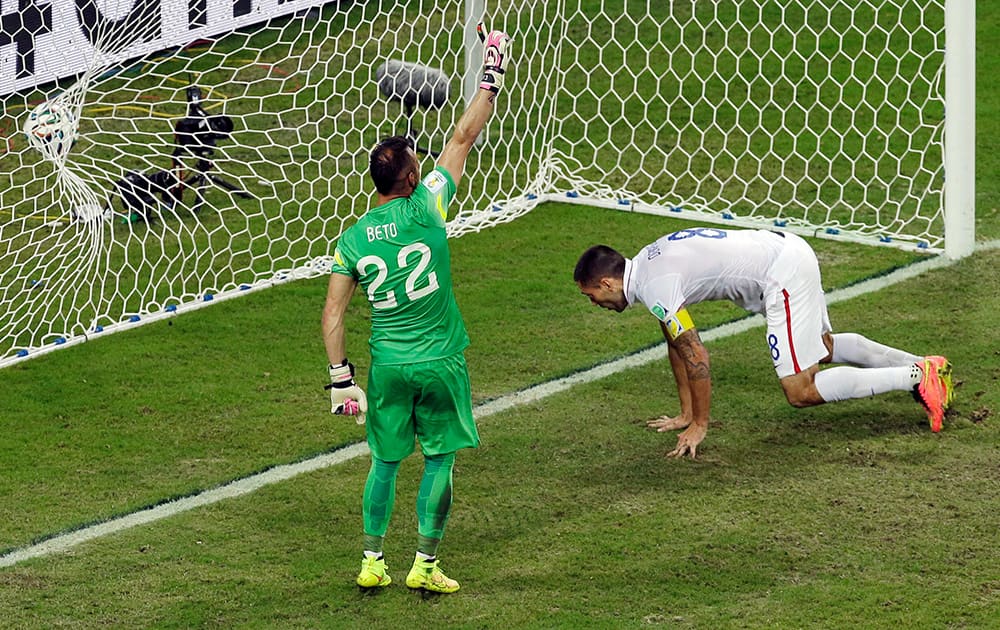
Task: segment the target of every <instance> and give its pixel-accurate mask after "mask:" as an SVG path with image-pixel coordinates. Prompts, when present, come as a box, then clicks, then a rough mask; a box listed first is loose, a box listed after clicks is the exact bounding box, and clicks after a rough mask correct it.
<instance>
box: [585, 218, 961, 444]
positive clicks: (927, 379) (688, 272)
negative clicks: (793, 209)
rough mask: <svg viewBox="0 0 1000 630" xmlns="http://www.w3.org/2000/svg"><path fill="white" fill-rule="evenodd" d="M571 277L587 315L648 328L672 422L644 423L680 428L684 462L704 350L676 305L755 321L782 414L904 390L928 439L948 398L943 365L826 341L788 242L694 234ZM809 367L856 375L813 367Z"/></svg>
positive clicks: (701, 409)
mask: <svg viewBox="0 0 1000 630" xmlns="http://www.w3.org/2000/svg"><path fill="white" fill-rule="evenodd" d="M573 279H574V280H575V281H576V283H577V286H578V287H579V288H580V291H581V292H582V293H583V294H584V295H586V296H587V297H589V298H590V301H591V302H593V303H594V305H596V306H600V307H602V308H606V309H610V310H613V311H617V312H622V311H624V310H625V309H626V308H627V307H629V306H632V305H634V304H636V303H640V304H643V305H644V306H645V307H646V308H648V309H649V311H650V312H651V313H652V314H653V315H654V316H655V317H656V318H657V319H658V320H659V322H660V328H661V329H662V330H663V335H664V337H665V338H666V340H667V344H668V356H669V358H670V366H671V368H672V370H673V373H674V379H675V380H676V382H677V391H678V397H679V399H680V404H681V413H680V415H678V416H676V417H670V416H661V417H659V418H657V419H655V420H650V421H649V422H648V423H647V424H648V425H649V426H650V427H653V428H656V429H657V430H659V431H670V430H674V429H684V431H682V432H681V433H680V434H679V435H678V438H677V447H676V448H675V449H674V450H673V451H671V452H670V453H668V455H669V456H671V457H679V456H683V455H690V456H691V457H692V458H693V457H695V454H696V452H697V448H698V445H699V444H700V443H701V442H702V440H703V439H704V438H705V433H706V432H707V430H708V418H709V405H710V401H711V395H712V381H711V374H710V372H709V360H708V351H707V350H706V349H705V346H704V345H703V344H702V342H701V338H700V337H699V336H698V331H697V329H696V328H695V326H694V323H693V322H692V320H691V316H690V314H689V313H688V312H687V308H686V307H688V306H690V305H692V304H697V303H698V302H704V301H706V300H729V301H731V302H733V303H735V304H737V305H738V306H740V307H742V308H744V309H746V310H748V311H750V312H752V313H760V314H762V315H764V316H765V317H766V319H767V331H766V336H765V341H766V344H767V349H768V352H769V353H770V355H771V359H772V361H773V363H774V369H775V372H777V374H778V378H779V379H780V381H781V387H782V389H783V390H784V392H785V397H786V398H787V399H788V402H789V404H791V405H792V406H795V407H810V406H813V405H821V404H823V403H826V402H834V401H837V400H847V399H850V398H863V397H865V396H872V395H875V394H881V393H884V392H888V391H894V390H905V391H912V392H913V394H914V397H915V398H916V399H917V401H918V402H920V403H921V404H922V405H923V406H924V409H925V410H926V412H927V416H928V419H929V420H930V425H931V430H932V431H935V432H937V431H940V430H941V423H942V420H943V418H944V412H945V410H946V409H947V407H948V405H949V404H950V403H951V400H952V397H953V395H954V390H953V388H952V382H951V365H950V364H949V363H948V360H947V359H945V358H944V357H940V356H928V357H920V356H917V355H915V354H910V353H909V352H905V351H902V350H896V349H895V348H890V347H888V346H884V345H882V344H879V343H876V342H874V341H872V340H870V339H866V338H865V337H863V336H861V335H858V334H856V333H839V334H834V333H833V332H832V328H831V326H830V317H829V315H828V314H827V310H826V301H825V299H824V297H823V289H822V284H821V281H820V271H819V263H818V261H817V260H816V255H815V253H814V252H813V251H812V248H810V247H809V245H808V244H807V243H806V242H805V241H804V240H802V239H801V238H799V237H798V236H795V235H794V234H789V233H784V232H773V231H769V230H722V229H717V228H707V227H696V228H690V229H686V230H681V231H679V232H674V233H673V234H668V235H666V236H664V237H662V238H660V239H659V240H657V241H655V242H654V243H651V244H649V245H647V246H646V247H644V248H643V249H642V250H641V251H640V252H639V253H638V255H636V256H635V258H632V259H627V258H625V257H624V256H623V255H622V254H620V253H618V252H617V251H615V250H614V249H612V248H610V247H608V246H606V245H595V246H594V247H591V248H590V249H588V250H587V251H585V252H584V253H583V255H582V256H581V257H580V260H579V261H578V262H577V265H576V270H575V271H574V274H573ZM820 363H846V364H850V365H852V366H856V367H847V366H838V367H834V368H829V369H825V370H820V369H819V364H820Z"/></svg>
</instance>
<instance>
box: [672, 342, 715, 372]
mask: <svg viewBox="0 0 1000 630" xmlns="http://www.w3.org/2000/svg"><path fill="white" fill-rule="evenodd" d="M674 345H675V347H676V348H677V350H679V351H680V354H681V357H682V358H683V359H684V366H685V368H686V369H687V375H688V380H691V381H703V380H708V379H709V378H711V373H710V371H709V368H708V353H707V352H706V351H705V346H704V345H702V343H701V337H699V336H698V331H697V330H689V331H687V332H686V333H684V334H683V335H681V336H680V337H678V338H677V339H675V340H674Z"/></svg>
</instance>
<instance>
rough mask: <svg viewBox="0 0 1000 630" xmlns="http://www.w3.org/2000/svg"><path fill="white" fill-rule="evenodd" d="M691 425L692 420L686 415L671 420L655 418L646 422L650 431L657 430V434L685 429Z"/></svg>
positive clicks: (666, 417) (661, 417) (662, 417)
mask: <svg viewBox="0 0 1000 630" xmlns="http://www.w3.org/2000/svg"><path fill="white" fill-rule="evenodd" d="M689 424H691V418H689V417H688V416H685V415H679V416H675V417H673V418H671V417H670V416H660V417H659V418H654V419H652V420H647V421H646V426H647V427H649V428H650V429H656V430H657V432H659V433H663V432H664V431H675V430H677V429H683V428H684V427H686V426H688V425H689Z"/></svg>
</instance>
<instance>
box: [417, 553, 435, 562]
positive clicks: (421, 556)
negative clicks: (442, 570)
mask: <svg viewBox="0 0 1000 630" xmlns="http://www.w3.org/2000/svg"><path fill="white" fill-rule="evenodd" d="M417 557H418V558H420V559H421V560H423V561H424V562H426V561H427V560H433V559H434V556H428V555H427V554H426V553H422V552H420V551H418V552H417Z"/></svg>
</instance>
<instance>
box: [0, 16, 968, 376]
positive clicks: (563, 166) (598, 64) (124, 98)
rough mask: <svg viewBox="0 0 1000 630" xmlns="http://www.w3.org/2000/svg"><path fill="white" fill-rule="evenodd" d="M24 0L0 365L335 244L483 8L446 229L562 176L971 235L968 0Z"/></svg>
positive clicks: (290, 266)
mask: <svg viewBox="0 0 1000 630" xmlns="http://www.w3.org/2000/svg"><path fill="white" fill-rule="evenodd" d="M19 6H20V7H21V8H20V9H19V10H18V11H16V12H12V13H11V12H8V13H3V14H0V103H2V107H3V109H2V110H0V135H2V136H3V139H4V145H3V147H2V148H0V180H2V181H3V184H2V185H0V338H2V342H0V367H3V366H6V365H11V364H13V363H16V362H19V361H23V360H26V359H30V358H32V357H35V356H39V355H42V354H45V353H47V352H50V351H52V350H55V349H58V348H63V347H67V346H71V345H74V344H77V343H81V342H83V341H86V340H88V339H93V338H95V337H98V336H101V335H106V334H110V333H112V332H115V331H117V330H122V329H125V328H129V327H134V326H139V325H142V324H144V323H148V322H150V321H156V320H158V319H162V318H166V317H172V316H174V315H176V314H177V313H180V312H184V311H186V310H191V309H195V308H200V307H202V306H205V305H207V304H213V303H217V302H218V301H220V300H224V299H228V298H232V297H236V296H239V295H245V294H247V293H250V292H253V291H257V290H262V289H265V288H267V287H270V286H274V285H275V284H279V283H283V282H287V281H290V280H295V279H298V278H306V277H314V276H317V275H321V274H325V273H327V271H328V265H329V261H330V254H331V253H332V250H333V247H334V245H335V242H336V239H337V237H338V236H339V234H340V233H341V231H342V230H343V229H344V228H345V227H346V226H348V225H350V224H351V223H352V222H353V221H355V220H356V219H357V218H358V217H359V216H361V215H362V214H363V213H364V212H365V211H366V210H367V208H368V206H369V204H370V203H371V201H372V193H371V186H370V185H369V183H368V182H367V152H368V150H369V148H370V147H371V146H373V145H374V143H375V142H377V141H378V140H379V139H380V138H382V137H385V136H388V135H393V134H402V133H408V134H410V135H411V136H412V137H413V138H414V141H415V144H416V146H417V147H418V148H419V149H420V150H421V151H422V153H424V154H425V155H426V156H427V158H426V159H427V160H428V161H430V160H432V159H433V154H434V152H436V151H439V150H440V149H441V148H442V146H443V143H444V142H445V140H446V137H445V135H446V134H447V132H448V131H449V130H450V129H451V127H452V125H453V124H454V122H455V121H456V120H457V118H458V116H459V115H460V114H461V113H462V111H463V109H464V105H465V102H466V101H467V100H468V98H469V97H470V95H471V94H472V93H473V91H474V90H475V89H476V84H477V73H478V71H479V64H480V63H481V47H480V46H481V45H480V43H479V41H478V39H477V38H476V37H475V35H474V33H473V30H472V25H474V24H475V22H476V21H478V20H479V18H480V17H481V16H483V15H485V16H486V20H487V22H488V24H489V25H492V26H495V27H497V28H504V29H505V30H507V31H508V32H509V33H510V34H511V35H512V37H513V40H514V53H513V59H514V61H513V64H512V68H511V70H510V77H509V79H508V81H507V85H505V89H504V92H503V93H502V95H501V97H500V99H499V101H498V108H497V111H496V114H495V118H494V119H493V120H492V121H491V122H490V124H489V127H488V129H487V130H486V131H485V132H484V134H483V137H482V138H481V139H480V142H479V143H478V145H477V148H476V150H475V151H474V152H473V154H472V155H471V156H470V158H469V162H468V164H467V171H466V177H465V178H464V180H463V185H462V190H460V192H459V196H458V198H457V200H456V202H457V203H458V204H459V207H460V211H459V214H458V216H457V217H456V218H455V219H454V220H453V221H452V223H451V224H450V226H449V227H450V233H451V235H452V236H459V235H462V234H466V233H469V232H474V231H479V230H482V229H485V228H488V227H490V226H492V225H496V224H498V223H501V222H506V221H511V220H513V219H515V218H516V217H518V216H521V215H523V214H524V213H526V212H529V211H531V210H532V209H533V208H535V207H537V206H538V205H539V204H541V203H544V202H560V203H572V204H587V205H592V206H600V207H606V208H611V209H616V210H622V211H628V212H650V213H655V214H661V215H663V216H667V217H677V218H684V219H693V220H697V221H703V222H712V223H721V224H725V225H734V226H765V227H770V228H773V227H779V228H781V229H785V230H790V231H795V232H799V233H803V234H808V235H816V236H821V237H825V238H832V239H843V240H850V241H859V242H865V243H872V244H873V245H881V246H889V247H898V248H903V249H909V250H915V251H922V252H927V253H930V254H946V255H948V256H951V257H955V258H957V257H962V256H965V255H968V254H969V253H971V251H972V249H973V246H974V243H975V232H974V225H975V217H974V170H975V169H974V159H975V156H974V140H975V128H974V120H975V105H974V103H975V87H974V85H975V84H974V76H975V4H974V2H973V1H972V0H854V1H852V2H845V1H844V0H712V1H711V2H705V1H702V0H673V1H671V2H666V1H659V0H657V1H655V2H654V1H653V0H643V1H636V0H553V1H551V2H540V1H538V0H508V1H506V2H503V3H494V2H488V1H485V0H400V1H398V2H379V1H368V2H366V1H363V0H357V1H353V2H352V1H349V0H341V1H330V2H325V1H324V0H49V1H48V2H37V1H36V2H25V3H21V4H20V5H19ZM4 10H7V6H6V4H5V5H4ZM400 69H408V71H409V72H410V74H409V75H402V74H400ZM425 80H426V81H427V83H426V84H424V83H421V81H425ZM946 112H947V116H946V115H945V113H946ZM945 174H947V185H946V181H945V180H946V178H945Z"/></svg>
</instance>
